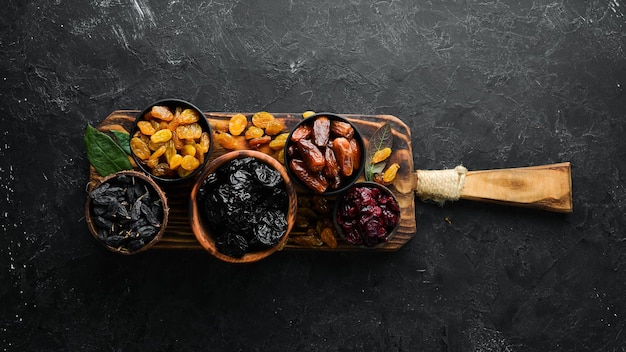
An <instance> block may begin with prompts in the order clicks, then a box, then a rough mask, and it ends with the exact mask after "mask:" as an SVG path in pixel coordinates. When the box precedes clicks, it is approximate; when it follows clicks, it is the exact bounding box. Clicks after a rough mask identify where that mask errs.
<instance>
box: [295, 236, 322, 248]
mask: <svg viewBox="0 0 626 352" xmlns="http://www.w3.org/2000/svg"><path fill="white" fill-rule="evenodd" d="M290 239H292V240H293V241H294V242H295V243H296V244H299V245H301V246H307V247H319V246H321V245H322V244H324V242H322V241H321V240H320V239H319V238H317V237H315V236H312V235H305V236H293V238H292V237H290Z"/></svg>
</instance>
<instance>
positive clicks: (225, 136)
mask: <svg viewBox="0 0 626 352" xmlns="http://www.w3.org/2000/svg"><path fill="white" fill-rule="evenodd" d="M215 140H216V141H217V142H218V143H219V144H220V145H221V146H222V147H224V148H225V149H235V148H236V147H237V139H235V137H233V135H232V134H230V133H218V134H217V135H216V136H215Z"/></svg>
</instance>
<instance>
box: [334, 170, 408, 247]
mask: <svg viewBox="0 0 626 352" xmlns="http://www.w3.org/2000/svg"><path fill="white" fill-rule="evenodd" d="M333 222H334V224H335V229H336V230H337V233H338V234H339V236H341V237H342V238H343V239H344V240H345V241H346V242H347V243H349V244H351V245H355V246H360V247H363V248H377V247H380V246H382V245H384V244H385V243H387V242H388V241H389V240H390V239H391V238H392V237H393V235H394V234H395V233H396V232H397V230H398V228H399V226H400V205H399V203H398V200H397V199H396V197H395V196H394V194H393V193H392V192H391V190H390V189H389V188H387V187H385V186H383V185H381V184H379V183H376V182H358V183H355V184H353V185H352V186H351V187H350V188H348V189H347V190H345V191H344V192H343V193H342V194H341V195H339V196H337V200H336V202H335V206H334V209H333Z"/></svg>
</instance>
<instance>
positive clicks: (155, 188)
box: [85, 170, 170, 255]
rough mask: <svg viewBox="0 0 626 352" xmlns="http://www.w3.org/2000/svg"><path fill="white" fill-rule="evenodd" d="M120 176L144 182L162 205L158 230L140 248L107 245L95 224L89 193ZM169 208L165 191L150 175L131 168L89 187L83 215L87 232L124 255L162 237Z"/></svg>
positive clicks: (144, 247) (110, 248)
mask: <svg viewBox="0 0 626 352" xmlns="http://www.w3.org/2000/svg"><path fill="white" fill-rule="evenodd" d="M121 176H126V177H130V178H132V179H134V182H142V183H143V184H145V185H146V186H147V187H149V189H150V190H151V194H157V195H158V198H159V199H160V201H161V205H162V214H157V218H160V219H159V220H160V229H159V231H158V232H157V233H156V235H154V237H153V238H152V240H150V241H149V242H148V243H146V244H144V245H143V246H141V247H140V248H137V249H134V250H129V249H128V248H125V247H123V246H112V245H109V244H107V243H105V241H104V239H103V238H101V237H100V236H99V227H98V226H97V223H98V220H97V219H96V216H97V215H96V214H95V213H94V202H93V200H92V198H91V194H92V192H93V191H94V190H97V189H98V188H99V187H100V186H102V185H103V184H105V183H108V182H110V181H114V180H116V179H119V178H120V177H121ZM169 210H170V209H169V206H168V203H167V197H166V196H165V193H164V192H163V190H161V188H160V187H159V185H158V184H157V183H156V182H155V181H154V180H152V179H151V178H150V177H148V176H146V175H145V174H144V173H142V172H138V171H133V170H126V171H119V172H116V173H114V174H111V175H108V176H106V177H104V178H102V179H101V180H99V181H98V182H97V183H95V184H94V185H93V187H91V188H90V189H89V194H88V196H87V202H86V204H85V214H86V215H85V216H86V221H87V227H88V228H89V232H91V234H92V235H93V236H94V238H95V239H96V240H97V241H98V242H99V243H100V244H102V245H103V246H104V247H105V248H106V249H108V250H110V251H112V252H115V253H118V254H124V255H131V254H137V253H141V252H143V251H145V250H147V249H148V248H150V247H152V246H153V245H154V244H155V243H157V242H159V240H160V239H161V237H163V234H164V233H165V229H166V227H167V220H168V216H169Z"/></svg>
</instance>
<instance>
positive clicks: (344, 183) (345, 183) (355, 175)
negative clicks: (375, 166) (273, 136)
mask: <svg viewBox="0 0 626 352" xmlns="http://www.w3.org/2000/svg"><path fill="white" fill-rule="evenodd" d="M322 116H325V117H327V118H328V119H330V120H331V121H340V122H345V123H348V124H350V126H352V128H353V129H354V136H353V137H352V138H353V139H354V140H355V141H356V143H357V145H358V147H359V149H360V155H359V158H358V159H359V160H360V162H359V165H358V167H357V168H355V169H354V170H353V172H352V174H351V175H350V176H348V177H342V180H341V183H340V185H339V187H338V188H331V187H329V188H327V189H326V190H325V191H324V192H319V191H318V190H316V189H314V188H311V187H309V186H308V185H307V183H306V182H305V181H303V180H302V179H300V177H298V175H297V174H296V173H295V172H294V171H293V170H292V169H291V167H290V163H291V160H292V159H293V157H292V156H290V152H289V150H290V148H291V147H293V145H294V144H296V143H295V142H294V141H292V140H291V138H292V136H293V134H294V131H296V130H297V129H298V127H300V126H303V125H311V126H312V125H313V123H314V121H315V120H316V119H317V118H319V117H322ZM284 151H285V154H284V155H285V168H286V169H287V172H288V173H289V176H290V177H291V179H292V180H293V181H294V183H295V184H296V185H298V186H299V187H300V188H302V189H303V190H306V191H308V192H311V193H315V194H322V195H328V196H330V195H336V194H339V193H342V192H343V191H344V190H346V189H347V188H348V187H350V186H351V185H353V184H354V183H355V182H356V181H357V180H358V179H359V178H360V177H361V175H362V174H363V170H364V169H365V152H366V150H365V142H364V140H363V137H362V136H361V133H360V132H359V130H358V129H357V128H356V126H355V125H354V124H353V123H352V122H350V121H349V120H348V119H346V118H344V117H342V116H339V115H337V114H332V113H327V112H323V113H317V114H314V115H312V116H310V117H307V118H306V119H304V120H302V121H301V122H299V123H298V124H297V125H296V126H295V127H294V128H293V129H292V130H291V132H290V133H289V137H287V142H286V143H285V150H284ZM322 153H323V150H322ZM314 173H315V172H314ZM317 173H320V174H321V172H317Z"/></svg>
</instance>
